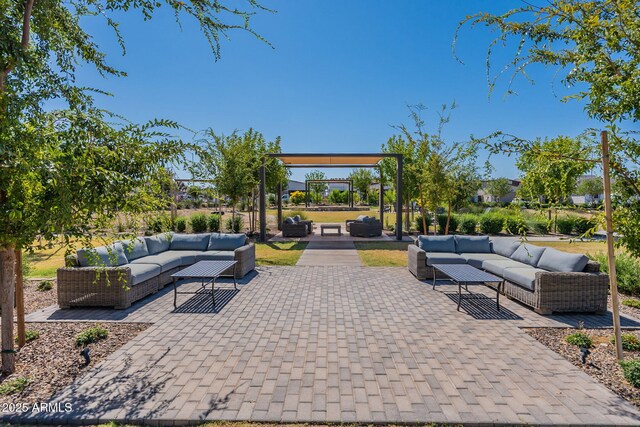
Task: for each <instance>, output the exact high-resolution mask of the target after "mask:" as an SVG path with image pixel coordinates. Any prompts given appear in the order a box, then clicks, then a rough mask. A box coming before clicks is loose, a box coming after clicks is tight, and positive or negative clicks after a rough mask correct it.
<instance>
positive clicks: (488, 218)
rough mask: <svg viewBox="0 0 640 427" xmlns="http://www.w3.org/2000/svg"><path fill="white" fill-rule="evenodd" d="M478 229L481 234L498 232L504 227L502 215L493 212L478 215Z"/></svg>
mask: <svg viewBox="0 0 640 427" xmlns="http://www.w3.org/2000/svg"><path fill="white" fill-rule="evenodd" d="M479 222H480V231H481V232H482V234H498V233H500V232H501V231H502V229H503V228H504V217H502V216H500V215H495V214H485V215H482V216H481V217H480V221H479Z"/></svg>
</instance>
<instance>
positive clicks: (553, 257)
mask: <svg viewBox="0 0 640 427" xmlns="http://www.w3.org/2000/svg"><path fill="white" fill-rule="evenodd" d="M588 262H589V258H587V257H586V256H584V255H582V254H568V253H566V252H562V251H559V250H557V249H553V248H546V249H545V251H544V253H543V254H542V256H541V257H540V261H538V268H544V269H545V270H549V271H560V272H563V273H579V272H581V271H583V270H584V268H585V267H586V266H587V263H588Z"/></svg>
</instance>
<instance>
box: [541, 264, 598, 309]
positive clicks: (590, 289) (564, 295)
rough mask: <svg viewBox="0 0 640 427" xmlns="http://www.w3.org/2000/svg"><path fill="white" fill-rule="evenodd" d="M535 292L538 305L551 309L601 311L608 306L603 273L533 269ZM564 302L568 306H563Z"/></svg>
mask: <svg viewBox="0 0 640 427" xmlns="http://www.w3.org/2000/svg"><path fill="white" fill-rule="evenodd" d="M534 289H535V294H537V295H538V298H539V301H538V303H539V307H541V308H543V309H544V308H545V307H553V310H554V311H576V312H604V311H606V310H607V295H608V293H609V276H608V275H607V274H604V273H583V272H580V273H562V272H551V271H549V272H538V273H536V281H535V288H534ZM563 306H566V307H567V310H563Z"/></svg>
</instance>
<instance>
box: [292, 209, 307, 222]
mask: <svg viewBox="0 0 640 427" xmlns="http://www.w3.org/2000/svg"><path fill="white" fill-rule="evenodd" d="M296 215H297V216H299V217H300V219H302V220H307V219H309V216H308V215H307V213H306V212H302V211H291V212H289V216H290V217H292V218H293V217H294V216H296Z"/></svg>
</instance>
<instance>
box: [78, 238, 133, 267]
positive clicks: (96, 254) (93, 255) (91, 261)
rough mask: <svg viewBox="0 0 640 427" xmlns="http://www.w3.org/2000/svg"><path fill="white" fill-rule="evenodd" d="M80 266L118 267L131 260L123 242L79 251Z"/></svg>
mask: <svg viewBox="0 0 640 427" xmlns="http://www.w3.org/2000/svg"><path fill="white" fill-rule="evenodd" d="M77 255H78V263H79V264H80V267H93V266H96V267H117V266H119V265H124V264H126V263H128V262H129V260H128V259H127V257H126V255H125V254H124V248H123V247H122V244H121V243H119V242H118V243H113V244H111V245H107V246H98V247H97V248H85V249H79V250H78V251H77Z"/></svg>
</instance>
